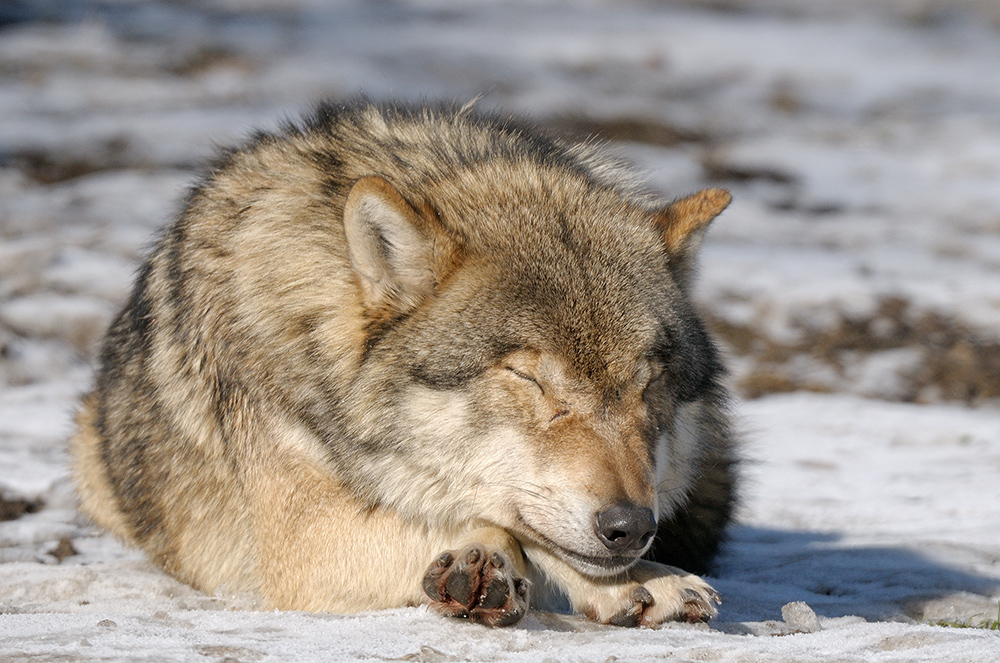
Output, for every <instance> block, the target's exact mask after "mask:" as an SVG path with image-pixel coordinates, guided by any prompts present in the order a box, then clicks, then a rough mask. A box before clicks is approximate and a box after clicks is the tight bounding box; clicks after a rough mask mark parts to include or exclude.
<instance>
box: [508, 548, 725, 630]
mask: <svg viewBox="0 0 1000 663" xmlns="http://www.w3.org/2000/svg"><path fill="white" fill-rule="evenodd" d="M525 553H526V554H527V556H528V559H529V560H530V561H531V563H532V564H533V565H534V566H535V567H537V568H538V569H539V570H540V571H541V572H542V573H543V574H544V575H545V576H546V578H547V579H548V580H549V581H551V582H553V583H554V584H556V585H558V586H559V587H560V588H561V589H562V591H563V592H564V593H565V594H566V596H567V598H569V601H570V604H571V605H572V606H573V609H574V610H575V611H576V612H579V613H582V614H584V615H586V616H587V617H588V618H589V619H592V620H594V621H597V622H601V623H604V624H614V625H616V626H652V625H654V624H660V623H662V622H665V621H672V620H679V621H688V622H702V621H707V620H709V619H711V618H712V617H714V616H715V615H716V613H717V612H718V610H717V609H716V607H715V604H716V603H718V602H719V595H718V594H717V593H716V591H715V590H714V589H712V588H711V587H710V586H709V585H708V583H706V582H705V581H704V580H702V579H701V578H700V577H698V576H696V575H693V574H690V573H687V572H685V571H682V570H681V569H678V568H675V567H672V566H666V565H665V564H658V563H656V562H649V561H646V560H640V561H639V562H637V563H636V564H635V565H634V566H632V567H630V568H629V569H628V570H627V571H625V572H624V573H621V574H619V575H614V576H607V577H595V576H587V575H583V574H582V573H580V572H579V571H577V570H576V569H574V568H573V567H571V566H570V565H569V564H567V563H566V562H564V561H562V560H561V559H559V558H557V557H555V556H554V555H552V554H551V553H549V552H548V551H546V550H544V549H541V548H537V547H534V546H525Z"/></svg>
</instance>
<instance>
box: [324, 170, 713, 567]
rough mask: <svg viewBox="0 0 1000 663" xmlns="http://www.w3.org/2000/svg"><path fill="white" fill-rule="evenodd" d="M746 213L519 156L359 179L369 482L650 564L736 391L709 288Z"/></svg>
mask: <svg viewBox="0 0 1000 663" xmlns="http://www.w3.org/2000/svg"><path fill="white" fill-rule="evenodd" d="M729 200H730V197H729V194H728V193H726V192H724V191H721V190H718V189H709V190H705V191H702V192H700V193H697V194H695V195H693V196H690V197H687V198H683V199H681V200H678V201H675V202H673V203H672V204H669V205H666V206H656V205H653V204H650V203H649V202H648V201H647V200H646V199H642V198H640V197H637V196H635V195H628V194H623V193H621V192H620V191H619V190H618V189H617V188H616V187H614V186H612V185H610V184H609V183H608V182H606V181H604V182H602V181H599V180H595V179H594V178H589V177H587V176H585V174H581V173H576V172H568V171H567V170H565V169H560V168H559V167H557V166H555V165H544V164H541V165H540V164H538V163H526V162H517V161H513V160H494V161H484V162H482V163H479V164H472V165H469V166H468V167H464V168H462V169H459V170H457V171H456V172H455V173H454V175H453V176H452V177H449V178H447V179H445V180H443V181H437V182H427V183H424V184H423V186H422V188H420V189H419V190H418V189H415V188H413V187H412V186H410V185H400V184H398V183H395V182H393V183H390V182H388V181H386V179H384V178H381V177H375V176H370V177H364V178H362V179H360V180H359V181H357V182H356V183H355V184H354V185H353V187H352V188H351V189H350V193H349V195H348V196H347V199H346V204H345V207H344V227H345V232H346V239H347V243H348V247H349V253H350V259H351V264H352V266H353V268H354V271H355V273H356V274H357V282H358V286H359V289H358V294H359V297H360V298H361V300H362V301H363V306H364V307H365V308H366V310H367V311H368V312H369V313H368V318H369V320H370V321H371V323H370V327H369V329H368V330H367V332H366V333H367V336H366V339H365V343H366V351H365V356H364V360H363V362H362V364H361V369H360V372H359V374H358V376H357V378H356V380H355V381H354V386H353V388H352V392H351V395H350V396H349V398H348V400H349V401H351V402H352V405H351V406H350V407H349V408H347V409H349V410H350V411H351V412H353V414H350V415H348V416H349V417H350V418H351V422H352V423H351V430H352V431H353V433H352V435H353V437H354V439H355V440H356V441H357V442H356V443H355V444H354V446H353V447H352V448H351V451H350V452H349V453H348V454H346V456H347V457H348V458H349V460H348V461H346V462H350V463H351V464H352V466H353V468H352V472H350V475H351V476H357V477H361V479H359V481H358V484H357V485H356V486H354V487H355V489H357V490H359V491H360V492H362V493H364V494H365V495H366V496H367V497H368V498H369V499H371V500H372V501H374V502H379V503H383V504H388V505H392V507H393V508H395V509H397V510H399V511H400V512H401V513H404V514H408V515H411V516H412V517H413V518H423V519H427V520H430V521H434V523H435V524H436V525H444V526H449V525H454V526H460V525H462V524H464V523H468V522H469V521H483V522H487V523H492V524H495V525H499V526H501V527H504V528H506V529H508V530H510V531H512V532H514V533H515V534H517V535H518V536H519V537H524V538H527V539H529V540H531V541H534V542H536V543H538V544H540V545H543V546H545V547H546V548H548V549H550V550H552V551H553V552H554V553H556V554H557V555H559V556H560V557H562V558H563V559H564V560H565V561H567V562H568V563H570V564H572V565H573V566H575V567H576V568H578V569H579V570H581V571H583V572H585V573H590V574H594V575H602V574H608V573H615V572H618V571H620V570H621V569H623V568H624V567H626V566H628V565H629V564H631V563H632V562H633V561H635V560H636V559H637V558H638V557H639V556H641V555H642V554H643V552H644V551H645V550H646V549H647V548H648V547H649V544H650V541H651V540H652V537H653V536H654V534H655V532H656V523H657V521H658V519H660V518H661V517H667V516H669V515H670V514H671V513H672V512H673V510H674V509H675V508H676V507H677V506H678V505H679V504H682V503H683V501H684V500H685V496H686V493H687V491H688V489H689V486H690V483H691V481H692V479H693V478H694V477H693V476H692V472H693V468H694V467H695V466H696V464H697V460H698V458H699V455H700V454H701V453H702V452H703V451H704V450H703V449H702V446H703V445H704V444H706V443H707V442H705V436H704V435H703V434H702V432H701V431H702V429H703V428H704V427H705V426H706V425H710V422H707V421H705V420H704V419H705V417H706V415H705V414H704V411H703V410H704V407H703V406H704V404H705V403H706V402H712V403H714V402H715V401H717V400H718V399H719V398H720V393H721V392H720V391H719V387H718V385H717V377H718V375H719V373H720V367H719V365H718V363H717V360H716V352H715V349H714V347H713V345H712V343H711V341H710V339H709V338H708V336H707V334H706V332H705V330H704V327H703V325H702V323H701V321H700V319H699V318H698V316H697V315H696V314H695V312H694V311H693V309H692V306H691V303H690V301H689V297H688V293H687V291H688V282H689V279H690V274H691V271H692V261H693V256H694V253H695V251H696V250H697V246H698V244H699V242H700V239H701V236H702V234H703V232H704V231H705V229H706V227H707V226H708V224H709V222H710V221H711V220H712V219H713V218H714V217H715V216H716V215H717V214H719V213H720V212H721V211H722V210H723V209H724V208H725V207H726V206H727V205H728V203H729Z"/></svg>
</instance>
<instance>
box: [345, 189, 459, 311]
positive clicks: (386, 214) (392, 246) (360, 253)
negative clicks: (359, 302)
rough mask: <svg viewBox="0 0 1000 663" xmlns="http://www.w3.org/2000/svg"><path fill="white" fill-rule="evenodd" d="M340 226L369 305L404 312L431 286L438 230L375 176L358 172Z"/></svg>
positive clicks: (423, 296)
mask: <svg viewBox="0 0 1000 663" xmlns="http://www.w3.org/2000/svg"><path fill="white" fill-rule="evenodd" d="M344 231H345V233H346V235H347V248H348V252H349V254H350V257H351V265H352V266H353V267H354V271H355V272H356V273H357V275H358V280H359V281H360V282H361V287H362V289H363V290H364V296H365V303H366V304H367V305H368V306H369V308H373V309H376V308H377V309H390V310H394V311H396V312H400V313H401V312H406V311H409V310H411V309H413V308H414V307H416V306H417V305H418V304H419V303H420V302H421V301H422V300H423V299H424V298H425V297H427V295H429V294H430V293H431V292H432V291H433V289H434V286H435V285H436V284H437V280H438V276H437V274H436V273H435V271H436V270H435V266H436V265H435V262H436V258H438V256H435V249H436V245H437V247H438V250H440V249H439V247H440V246H441V244H442V243H441V242H436V240H438V239H439V238H438V237H437V235H438V234H440V230H439V229H437V228H434V227H432V225H431V223H430V222H429V221H428V220H427V219H425V218H424V217H422V216H421V215H420V214H419V213H418V212H417V210H415V209H413V207H411V206H410V204H409V203H407V202H406V201H405V200H404V199H403V197H402V196H401V195H400V194H399V192H398V191H396V189H395V188H393V186H392V185H391V184H389V183H388V182H386V181H385V180H383V179H382V178H381V177H364V178H362V179H360V180H358V181H357V182H356V183H355V184H354V186H353V187H352V188H351V191H350V193H348V194H347V202H346V203H345V204H344ZM440 239H444V238H440ZM444 244H446V245H447V244H449V243H448V242H444Z"/></svg>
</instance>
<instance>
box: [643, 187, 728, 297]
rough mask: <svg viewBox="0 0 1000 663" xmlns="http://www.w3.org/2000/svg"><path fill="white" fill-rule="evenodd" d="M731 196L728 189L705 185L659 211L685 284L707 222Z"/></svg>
mask: <svg viewBox="0 0 1000 663" xmlns="http://www.w3.org/2000/svg"><path fill="white" fill-rule="evenodd" d="M732 199H733V197H732V196H731V195H729V192H728V191H726V190H725V189H703V190H702V191H699V192H698V193H696V194H693V195H690V196H688V197H686V198H681V199H680V200H675V201H674V202H672V203H671V204H670V205H668V206H667V207H666V208H665V209H663V210H661V211H660V213H659V214H657V216H656V220H657V222H658V223H659V224H660V228H661V230H662V231H663V241H664V243H665V244H666V245H667V252H668V253H669V254H670V260H671V263H672V264H673V265H674V266H675V267H676V269H675V273H676V274H677V276H678V278H679V279H680V281H681V283H682V284H684V285H686V284H687V281H688V279H689V277H690V273H691V271H692V269H693V267H694V257H695V254H696V253H698V248H699V247H700V246H701V240H702V238H703V237H704V236H705V231H706V230H708V224H709V223H711V221H712V219H714V218H715V217H717V216H718V215H719V214H720V213H722V210H724V209H726V207H728V206H729V203H730V202H731V201H732Z"/></svg>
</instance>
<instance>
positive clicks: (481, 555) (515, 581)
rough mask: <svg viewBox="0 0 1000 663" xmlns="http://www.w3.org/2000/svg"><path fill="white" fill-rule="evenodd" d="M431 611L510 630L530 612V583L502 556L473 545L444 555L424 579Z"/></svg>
mask: <svg viewBox="0 0 1000 663" xmlns="http://www.w3.org/2000/svg"><path fill="white" fill-rule="evenodd" d="M424 591H425V592H427V595H428V596H430V597H431V609H432V610H435V611H437V612H439V613H441V614H443V615H447V616H449V617H460V618H464V619H471V620H472V621H474V622H479V623H480V624H485V625H486V626H510V625H511V624H515V623H517V622H518V621H519V620H520V619H521V617H524V614H525V613H526V612H527V611H528V581H527V580H525V579H524V578H522V577H521V576H520V575H519V574H518V573H517V571H516V570H515V569H514V565H513V564H511V563H510V560H508V559H507V556H506V555H504V554H503V553H502V552H492V553H490V552H487V551H486V549H485V548H483V547H482V546H477V545H471V546H468V547H466V548H465V549H463V550H461V551H460V552H455V551H452V550H449V551H448V552H446V553H442V554H441V556H440V557H438V558H437V559H436V560H435V561H434V563H433V564H431V566H430V568H429V569H427V573H426V574H425V575H424Z"/></svg>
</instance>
